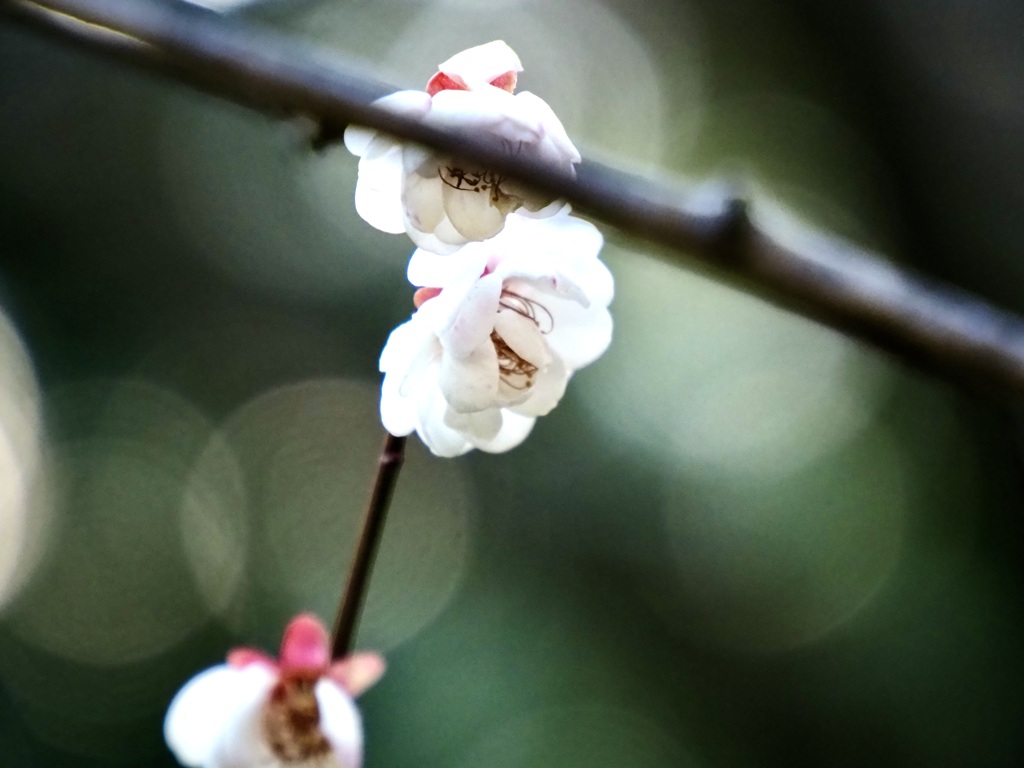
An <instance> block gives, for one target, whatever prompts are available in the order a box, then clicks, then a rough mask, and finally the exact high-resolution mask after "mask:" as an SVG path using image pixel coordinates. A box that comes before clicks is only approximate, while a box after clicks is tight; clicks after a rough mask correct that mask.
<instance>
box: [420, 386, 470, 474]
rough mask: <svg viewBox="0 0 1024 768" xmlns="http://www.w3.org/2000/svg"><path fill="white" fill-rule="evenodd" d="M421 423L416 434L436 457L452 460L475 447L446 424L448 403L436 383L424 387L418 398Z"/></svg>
mask: <svg viewBox="0 0 1024 768" xmlns="http://www.w3.org/2000/svg"><path fill="white" fill-rule="evenodd" d="M418 405H419V423H418V424H417V426H416V434H418V435H419V436H420V439H421V440H422V441H423V443H424V444H425V445H426V446H427V448H429V449H430V451H431V453H433V454H434V455H435V456H441V457H443V458H452V457H454V456H461V455H462V454H464V453H465V452H466V451H468V450H470V449H471V448H472V447H473V445H472V444H471V443H470V442H469V441H468V440H466V438H465V437H464V436H463V435H461V434H460V433H459V432H457V431H455V430H454V429H452V428H451V427H449V426H448V425H447V424H445V413H446V411H447V410H448V403H447V402H446V401H445V399H444V397H443V396H442V395H441V390H440V389H439V388H438V386H437V384H436V382H435V383H434V385H433V386H428V387H424V390H423V391H422V392H421V393H420V395H419V398H418Z"/></svg>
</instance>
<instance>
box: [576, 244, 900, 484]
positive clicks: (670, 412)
mask: <svg viewBox="0 0 1024 768" xmlns="http://www.w3.org/2000/svg"><path fill="white" fill-rule="evenodd" d="M605 258H606V259H607V260H608V261H609V262H610V264H611V266H612V268H613V270H614V272H615V275H616V282H617V297H616V301H615V304H614V306H613V311H614V315H615V320H616V328H615V340H614V343H613V344H612V346H611V348H610V349H609V351H608V353H607V354H606V355H605V357H604V358H602V359H601V360H600V361H599V362H598V363H597V364H596V365H594V366H593V369H592V370H591V371H588V372H587V382H586V386H585V387H580V388H579V389H578V391H579V397H580V398H581V400H582V402H583V403H584V405H585V406H586V408H587V410H588V412H589V413H590V414H591V415H593V417H594V418H595V419H596V420H597V422H598V423H600V424H602V425H603V426H604V428H606V429H607V430H609V431H610V432H612V433H613V434H614V435H615V437H616V439H618V440H621V441H624V442H627V443H631V444H634V445H639V446H641V447H643V449H644V450H650V448H651V446H654V445H657V446H659V447H660V448H661V449H662V450H663V453H662V454H660V455H659V456H657V457H655V458H657V459H658V460H661V461H665V462H666V463H668V464H672V465H674V466H675V465H679V466H683V467H691V468H695V467H699V468H700V469H701V471H705V472H712V473H716V474H723V475H728V476H737V475H738V476H757V477H761V478H765V479H770V478H773V477H780V476H784V475H786V474H788V473H790V472H794V471H796V470H798V469H799V468H800V467H802V466H804V465H805V464H807V463H808V462H810V461H813V460H814V459H815V458H816V457H818V456H820V455H823V454H825V453H827V452H829V451H831V450H833V449H834V448H835V447H837V446H839V445H842V444H843V443H844V442H846V441H848V440H850V439H851V438H852V437H854V436H855V435H857V434H858V433H859V432H860V431H861V430H862V429H864V428H865V427H866V426H867V425H868V424H869V423H870V422H871V419H872V418H873V416H874V414H875V412H876V410H877V408H878V407H879V405H880V403H881V402H882V401H883V398H884V395H885V393H886V391H887V389H888V374H887V372H886V369H885V367H884V364H883V362H882V361H881V360H879V359H878V358H877V356H875V355H874V354H872V353H870V352H867V351H865V350H863V349H862V348H860V347H859V346H858V345H857V344H856V343H854V342H852V341H850V340H848V339H845V338H843V337H842V336H841V335H839V334H838V333H835V332H833V331H830V330H827V329H825V328H822V327H820V326H817V325H814V324H813V323H810V322H808V321H806V320H803V319H801V318H798V317H795V316H793V315H789V314H787V313H784V312H782V311H780V310H778V309H775V308H773V307H770V306H768V305H765V304H763V303H761V302H759V301H757V300H754V299H752V298H750V297H748V296H745V295H743V294H741V293H739V292H737V291H735V290H732V289H730V288H727V287H723V286H721V285H718V284H715V283H712V282H711V281H709V280H707V279H706V278H703V277H699V276H696V275H694V274H692V273H689V272H686V271H685V270H682V269H679V268H678V267H674V266H672V265H669V264H664V263H661V262H657V261H654V260H653V259H650V258H649V257H644V256H642V255H640V254H639V253H631V252H628V251H623V250H620V249H618V248H615V247H614V246H608V247H606V249H605Z"/></svg>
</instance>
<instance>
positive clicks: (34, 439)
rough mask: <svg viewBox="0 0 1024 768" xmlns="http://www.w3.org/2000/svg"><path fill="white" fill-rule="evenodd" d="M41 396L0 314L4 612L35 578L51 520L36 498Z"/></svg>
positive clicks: (0, 600)
mask: <svg viewBox="0 0 1024 768" xmlns="http://www.w3.org/2000/svg"><path fill="white" fill-rule="evenodd" d="M39 400H40V393H39V387H38V384H37V383H36V379H35V374H34V372H33V369H32V363H31V361H30V359H29V357H28V353H27V351H26V350H25V347H24V345H23V344H22V342H21V339H20V338H19V337H18V334H17V332H16V331H15V329H14V327H13V325H12V324H11V323H10V321H9V320H8V319H7V317H6V315H4V313H3V312H0V610H2V609H3V608H4V606H5V605H6V604H7V603H8V602H9V601H10V600H12V599H13V598H14V596H15V595H16V594H17V592H18V591H19V589H20V588H21V587H22V586H23V585H24V583H25V581H26V580H27V579H28V577H29V576H30V575H31V573H32V570H33V568H34V566H35V564H36V562H37V561H38V559H39V556H40V554H41V552H42V549H43V547H44V545H45V540H46V531H47V523H48V520H49V515H48V512H47V509H46V506H45V504H43V503H41V502H42V498H43V497H42V495H41V494H39V493H37V492H36V491H37V481H38V472H39V469H40V461H41V446H42V443H41V436H40V428H41V422H40V403H39Z"/></svg>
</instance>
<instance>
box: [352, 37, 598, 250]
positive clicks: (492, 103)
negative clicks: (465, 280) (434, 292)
mask: <svg viewBox="0 0 1024 768" xmlns="http://www.w3.org/2000/svg"><path fill="white" fill-rule="evenodd" d="M521 70H522V66H521V65H520V63H519V57H518V56H516V54H515V53H514V52H513V51H512V49H511V48H509V47H508V46H507V45H506V44H505V43H504V42H502V41H500V40H496V41H494V42H491V43H487V44H486V45H481V46H477V47H475V48H470V49H468V50H465V51H463V52H462V53H459V54H456V55H455V56H453V57H452V58H451V59H449V60H448V61H446V62H444V63H443V64H441V65H440V68H439V71H438V73H437V74H436V75H434V76H433V77H432V78H431V79H430V81H429V82H428V83H427V88H426V90H425V91H399V92H398V93H394V94H391V95H390V96H386V97H384V98H383V99H380V100H378V101H377V102H376V103H377V104H378V105H379V106H381V107H384V108H387V109H390V110H392V111H394V112H396V113H399V114H404V115H410V116H415V117H419V118H421V119H422V120H423V121H424V122H426V123H428V124H430V125H433V126H436V127H438V128H455V129H462V130H466V131H472V132H474V133H475V134H477V135H479V136H480V137H481V139H483V140H493V141H494V142H495V143H496V146H498V147H500V148H501V149H502V150H503V151H505V152H507V153H508V154H510V155H522V156H524V157H528V158H530V159H533V160H536V161H538V162H543V163H545V164H548V165H550V166H551V167H552V168H554V169H557V170H560V171H564V172H565V173H566V174H567V175H570V176H571V175H574V174H575V170H574V167H573V166H574V163H578V162H579V161H580V154H579V152H578V151H577V150H576V147H575V146H573V143H572V142H571V141H570V140H569V137H568V136H567V135H566V133H565V129H564V128H563V127H562V123H561V122H560V121H559V120H558V118H557V117H556V116H555V113H554V112H552V110H551V107H549V106H548V104H547V103H546V102H545V101H544V100H543V99H541V98H539V97H538V96H535V95H534V94H532V93H529V92H523V93H518V94H514V93H513V91H514V90H515V86H516V74H517V73H518V72H520V71H521ZM345 146H346V147H348V149H349V151H351V152H352V153H353V154H355V155H358V156H359V158H360V160H359V178H358V181H357V183H356V194H355V203H356V211H357V212H358V213H359V215H360V216H362V217H363V219H365V220H366V221H367V222H368V223H369V224H371V225H372V226H374V227H376V228H377V229H380V230H382V231H384V232H391V233H400V232H406V233H408V235H409V237H411V238H412V240H413V242H415V243H416V245H418V246H419V247H420V248H424V249H427V250H429V251H433V252H435V253H441V254H447V253H452V252H454V251H456V250H458V248H459V247H460V246H462V245H464V244H465V243H468V242H473V241H479V240H486V239H488V238H490V237H493V236H494V235H496V234H497V233H498V232H500V231H501V230H502V228H503V227H504V226H505V220H506V217H507V216H508V215H509V214H511V213H513V212H515V211H520V212H526V213H528V214H529V215H532V216H536V217H545V216H551V215H554V214H556V213H557V212H558V211H559V210H561V208H562V205H563V203H562V202H561V201H557V200H554V199H553V198H551V197H550V196H547V195H543V194H539V193H537V192H534V191H533V190H531V189H529V188H528V187H527V186H526V185H523V184H521V183H519V182H517V181H515V180H513V179H509V178H506V177H504V176H502V175H501V174H499V173H497V172H495V171H492V170H489V169H486V168H479V167H476V166H474V165H472V164H467V163H465V162H463V161H461V160H459V159H458V158H451V157H443V156H439V155H437V154H435V153H433V152H431V151H429V150H425V149H421V148H418V147H413V146H409V145H405V144H402V143H401V142H399V141H397V140H396V139H393V138H391V137H390V136H387V135H385V134H379V133H376V132H373V131H369V130H367V129H364V128H355V127H350V128H349V129H348V130H346V131H345Z"/></svg>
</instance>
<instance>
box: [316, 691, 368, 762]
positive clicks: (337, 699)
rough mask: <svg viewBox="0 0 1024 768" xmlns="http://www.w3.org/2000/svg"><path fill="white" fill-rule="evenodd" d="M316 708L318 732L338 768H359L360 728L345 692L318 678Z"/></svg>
mask: <svg viewBox="0 0 1024 768" xmlns="http://www.w3.org/2000/svg"><path fill="white" fill-rule="evenodd" d="M314 692H315V695H316V703H317V705H318V706H319V708H320V731H321V732H322V733H323V735H324V738H326V739H327V741H328V743H329V744H330V745H331V748H332V749H333V750H334V757H335V760H336V762H337V765H338V766H339V768H359V766H360V764H361V763H362V757H363V724H362V719H361V718H360V716H359V710H358V709H357V708H356V705H355V704H354V703H353V701H352V699H351V698H350V697H349V695H348V694H347V693H345V691H343V690H342V689H341V688H340V687H339V686H338V685H337V684H335V683H333V682H332V681H330V680H327V679H323V678H321V679H320V680H318V681H317V684H316V688H315V689H314Z"/></svg>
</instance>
